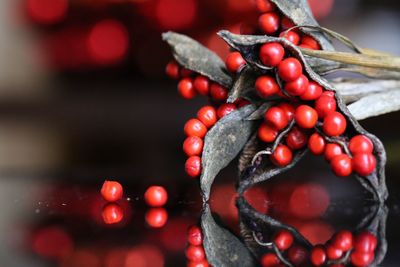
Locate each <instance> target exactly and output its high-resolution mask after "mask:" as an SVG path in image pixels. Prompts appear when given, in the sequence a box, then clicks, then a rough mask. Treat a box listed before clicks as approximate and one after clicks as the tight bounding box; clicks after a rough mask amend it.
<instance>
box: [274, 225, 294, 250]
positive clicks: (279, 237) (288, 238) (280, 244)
mask: <svg viewBox="0 0 400 267" xmlns="http://www.w3.org/2000/svg"><path fill="white" fill-rule="evenodd" d="M274 244H275V245H276V247H277V248H278V249H279V250H287V249H288V248H290V246H292V244H293V235H292V233H290V232H289V231H286V230H281V231H279V232H278V233H277V234H276V235H275V237H274Z"/></svg>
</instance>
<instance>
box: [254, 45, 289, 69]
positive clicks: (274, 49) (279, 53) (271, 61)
mask: <svg viewBox="0 0 400 267" xmlns="http://www.w3.org/2000/svg"><path fill="white" fill-rule="evenodd" d="M284 55H285V49H284V48H283V46H282V45H281V44H280V43H266V44H263V45H262V46H261V48H260V55H259V56H260V60H261V62H262V63H263V64H264V65H266V66H270V67H275V66H278V65H279V63H281V61H282V59H283V56H284Z"/></svg>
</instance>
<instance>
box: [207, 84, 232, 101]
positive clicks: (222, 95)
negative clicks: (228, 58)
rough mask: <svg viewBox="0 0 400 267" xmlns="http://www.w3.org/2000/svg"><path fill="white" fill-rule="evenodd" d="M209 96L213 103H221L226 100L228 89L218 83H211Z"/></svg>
mask: <svg viewBox="0 0 400 267" xmlns="http://www.w3.org/2000/svg"><path fill="white" fill-rule="evenodd" d="M210 94H211V97H212V98H213V99H214V100H215V101H218V102H223V101H225V100H226V99H227V98H228V89H226V88H225V87H223V86H222V85H219V84H218V83H212V84H211V88H210Z"/></svg>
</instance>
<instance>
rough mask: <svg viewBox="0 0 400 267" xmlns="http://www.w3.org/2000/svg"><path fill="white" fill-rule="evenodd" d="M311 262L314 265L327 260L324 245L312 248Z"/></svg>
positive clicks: (319, 264)
mask: <svg viewBox="0 0 400 267" xmlns="http://www.w3.org/2000/svg"><path fill="white" fill-rule="evenodd" d="M310 258H311V263H312V264H313V265H314V266H321V265H323V264H324V263H325V261H326V252H325V249H324V247H323V246H316V247H314V248H313V249H312V250H311V257H310Z"/></svg>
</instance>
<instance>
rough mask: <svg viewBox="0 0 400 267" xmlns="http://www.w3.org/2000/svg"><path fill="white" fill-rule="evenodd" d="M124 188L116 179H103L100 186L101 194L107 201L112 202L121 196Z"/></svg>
mask: <svg viewBox="0 0 400 267" xmlns="http://www.w3.org/2000/svg"><path fill="white" fill-rule="evenodd" d="M123 193H124V190H123V188H122V185H121V184H120V183H118V182H117V181H104V183H103V186H102V187H101V195H102V196H103V198H104V199H105V200H107V201H110V202H114V201H118V200H120V199H121V198H122V195H123Z"/></svg>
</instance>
